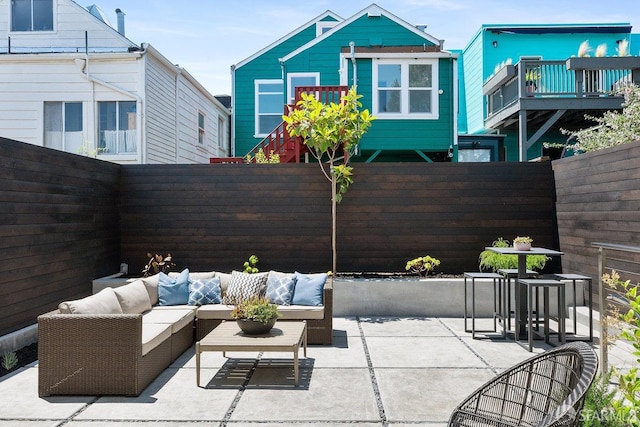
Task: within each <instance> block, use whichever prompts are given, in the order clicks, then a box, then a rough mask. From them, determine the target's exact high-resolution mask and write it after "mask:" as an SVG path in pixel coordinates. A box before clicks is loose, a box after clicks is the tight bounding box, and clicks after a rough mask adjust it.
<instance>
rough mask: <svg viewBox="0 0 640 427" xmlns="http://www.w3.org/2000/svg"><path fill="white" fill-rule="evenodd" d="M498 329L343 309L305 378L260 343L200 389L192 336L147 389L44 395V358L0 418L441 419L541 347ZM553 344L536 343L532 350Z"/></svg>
mask: <svg viewBox="0 0 640 427" xmlns="http://www.w3.org/2000/svg"><path fill="white" fill-rule="evenodd" d="M490 324H491V322H490V321H489V320H488V319H480V321H479V322H478V327H479V328H483V329H484V328H486V327H487V326H488V325H490ZM489 336H491V337H490V339H475V340H474V339H472V338H471V334H470V333H468V332H466V331H465V330H464V321H463V319H461V318H399V317H377V318H374V317H366V318H356V317H345V318H335V319H334V343H333V345H332V346H310V347H309V348H308V352H307V356H308V357H307V358H303V357H302V351H301V352H300V358H301V359H300V360H301V368H300V384H299V386H298V387H295V386H294V385H293V360H292V356H291V355H289V354H287V353H256V352H244V353H228V354H227V356H230V357H229V358H226V357H222V354H221V353H214V352H205V353H203V354H202V369H201V375H202V376H201V381H202V383H201V385H202V387H197V386H196V370H195V355H194V348H193V346H192V347H191V348H190V349H189V350H187V351H186V352H185V353H184V354H183V355H181V356H180V357H179V358H178V359H177V360H176V361H175V362H174V363H173V364H172V366H171V367H170V368H168V369H166V370H165V371H164V372H163V373H162V374H161V375H160V376H159V377H158V378H157V379H156V380H155V381H154V382H153V383H152V384H151V385H150V386H149V387H147V389H145V390H144V391H143V393H142V394H141V395H140V396H138V397H100V396H68V397H64V396H63V397H61V396H54V397H50V398H46V399H41V398H39V397H38V389H37V386H38V368H37V363H35V364H33V365H31V366H29V367H27V368H24V369H22V370H20V371H18V372H16V373H14V374H12V375H9V376H7V377H5V378H3V379H2V380H0V395H1V396H3V398H2V399H0V427H8V426H12V427H13V426H25V427H50V426H62V425H64V426H71V427H115V426H126V425H131V424H133V423H140V422H143V424H145V425H154V426H160V427H177V426H184V425H192V424H193V425H195V424H197V425H198V426H233V427H269V426H283V425H284V426H287V425H289V426H292V427H293V426H295V427H315V426H317V427H320V426H327V425H346V424H348V425H350V426H353V427H373V426H383V427H386V426H388V427H408V426H417V425H425V426H429V427H443V426H446V424H447V421H448V418H449V415H450V414H451V412H452V410H453V409H454V408H455V407H456V406H457V404H458V403H459V402H460V401H461V400H462V399H464V398H465V397H466V396H467V395H469V394H470V393H471V392H473V391H474V390H475V389H476V388H477V387H479V386H480V385H482V384H483V383H484V382H486V381H487V380H489V379H490V378H491V377H492V376H494V375H495V374H496V373H497V372H500V371H502V370H504V369H507V368H509V367H510V366H513V365H515V364H517V363H519V362H521V361H522V360H525V359H527V358H529V357H531V356H532V355H533V354H532V353H529V352H528V351H526V350H525V349H523V348H522V347H521V346H520V345H518V344H516V343H514V342H513V341H511V340H506V341H505V340H502V339H500V338H498V334H496V335H495V336H492V334H489ZM548 348H549V346H547V345H544V344H543V343H542V342H541V341H536V342H535V345H534V353H538V352H542V351H545V350H546V349H548ZM624 355H625V354H624V352H622V354H621V356H620V357H624ZM617 357H618V354H617V353H616V352H612V358H617Z"/></svg>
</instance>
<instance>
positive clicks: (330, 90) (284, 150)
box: [247, 86, 349, 163]
mask: <svg viewBox="0 0 640 427" xmlns="http://www.w3.org/2000/svg"><path fill="white" fill-rule="evenodd" d="M348 90H349V88H348V87H347V86H298V87H296V91H295V100H294V104H293V105H285V106H284V114H288V113H289V111H290V109H292V108H296V105H297V103H298V101H299V100H300V99H302V93H313V94H315V98H316V99H317V100H319V101H320V102H322V103H323V104H329V103H331V102H333V103H338V102H340V100H341V98H342V96H343V95H345V94H346V93H347V92H348ZM258 151H262V152H263V153H264V154H265V155H266V156H269V155H270V154H271V153H274V154H278V155H279V156H280V161H281V162H282V163H287V162H291V161H295V162H296V163H297V162H299V161H300V155H301V154H303V153H304V147H302V143H301V142H300V140H299V138H292V137H291V136H290V135H289V132H287V127H286V126H285V123H284V121H283V122H282V123H280V124H279V125H278V126H276V128H275V129H274V130H272V131H271V132H269V135H267V136H266V137H265V138H264V139H263V140H262V141H260V142H258V143H257V144H256V145H255V146H254V147H253V148H252V149H251V150H250V151H249V153H248V154H247V155H250V156H251V157H255V154H256V153H257V152H258Z"/></svg>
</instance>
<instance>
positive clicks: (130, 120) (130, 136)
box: [98, 101, 138, 154]
mask: <svg viewBox="0 0 640 427" xmlns="http://www.w3.org/2000/svg"><path fill="white" fill-rule="evenodd" d="M98 115H99V117H98V141H99V142H98V150H99V153H100V154H130V153H136V152H137V149H138V148H137V146H138V145H137V141H136V139H137V135H136V102H135V101H103V102H98Z"/></svg>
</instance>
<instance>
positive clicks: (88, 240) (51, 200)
mask: <svg viewBox="0 0 640 427" xmlns="http://www.w3.org/2000/svg"><path fill="white" fill-rule="evenodd" d="M119 181H120V166H119V165H115V164H112V163H107V162H102V161H99V160H95V159H91V158H88V157H83V156H77V155H73V154H68V153H63V152H60V151H57V150H52V149H48V148H43V147H37V146H34V145H31V144H25V143H21V142H16V141H12V140H8V139H4V138H0V253H1V254H2V257H1V259H2V262H1V263H0V313H1V315H0V335H4V334H7V333H9V332H12V331H15V330H18V329H20V328H23V327H26V326H29V325H32V324H34V323H36V317H37V316H38V315H40V314H42V313H45V312H47V311H49V310H52V309H53V308H55V307H57V305H58V303H59V302H60V301H63V300H65V299H69V298H77V297H81V296H85V295H87V294H88V293H90V290H91V280H92V279H93V278H95V277H96V276H97V275H102V274H109V273H111V271H110V269H113V268H117V267H115V266H117V265H118V263H119V262H120V232H119V230H120V222H119V211H118V209H119V198H120V196H119V193H118V192H119Z"/></svg>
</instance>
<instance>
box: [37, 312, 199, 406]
mask: <svg viewBox="0 0 640 427" xmlns="http://www.w3.org/2000/svg"><path fill="white" fill-rule="evenodd" d="M141 331H142V316H141V315H134V314H131V315H67V314H57V313H48V314H44V315H42V316H39V317H38V394H39V396H40V397H46V396H54V395H80V396H82V395H93V396H96V395H118V396H138V395H139V394H140V393H142V391H143V390H144V389H145V388H146V387H147V386H148V385H149V384H151V382H152V381H153V380H155V379H156V378H157V377H158V375H160V374H161V373H162V371H164V370H165V369H166V368H167V367H169V365H170V364H171V362H173V361H174V360H175V359H176V358H177V357H178V356H180V355H181V354H182V353H184V351H185V350H187V349H188V348H189V347H191V345H192V343H193V324H189V325H188V326H185V327H184V328H182V329H180V330H179V331H177V332H176V333H174V334H172V335H171V337H170V338H169V339H167V340H165V341H164V342H162V343H161V344H159V345H158V346H157V347H155V348H154V349H153V350H151V351H149V352H148V353H147V354H145V355H142V344H141V342H140V339H139V337H140V334H141Z"/></svg>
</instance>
